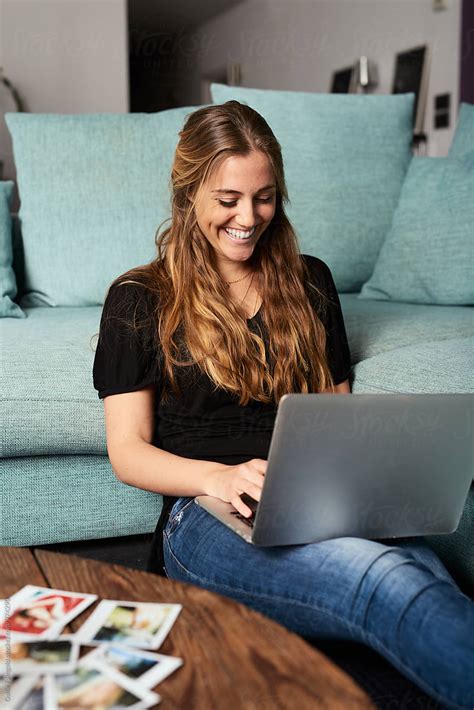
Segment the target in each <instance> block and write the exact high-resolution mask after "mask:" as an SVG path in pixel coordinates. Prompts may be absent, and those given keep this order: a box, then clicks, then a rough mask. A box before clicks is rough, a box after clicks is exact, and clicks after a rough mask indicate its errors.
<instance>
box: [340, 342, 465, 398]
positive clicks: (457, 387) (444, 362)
mask: <svg viewBox="0 0 474 710" xmlns="http://www.w3.org/2000/svg"><path fill="white" fill-rule="evenodd" d="M473 349H474V337H467V338H448V339H447V340H430V341H427V342H425V343H414V344H413V345H408V346H406V347H403V348H396V349H395V350H391V351H390V352H385V353H381V354H380V355H376V356H375V357H369V358H367V359H366V360H362V361H361V362H358V363H357V365H356V366H355V367H354V382H353V384H352V393H353V394H384V393H387V392H389V393H392V392H395V393H406V394H416V393H425V394H433V393H435V394H436V393H446V394H456V393H458V394H462V393H464V392H467V393H474V375H473V370H472V353H473Z"/></svg>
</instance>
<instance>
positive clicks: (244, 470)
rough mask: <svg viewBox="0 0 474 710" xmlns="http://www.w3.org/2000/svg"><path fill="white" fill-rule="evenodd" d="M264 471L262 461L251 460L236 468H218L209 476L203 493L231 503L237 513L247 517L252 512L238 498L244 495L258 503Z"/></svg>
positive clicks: (265, 466)
mask: <svg viewBox="0 0 474 710" xmlns="http://www.w3.org/2000/svg"><path fill="white" fill-rule="evenodd" d="M266 471H267V462H266V461H265V460H264V459H251V460H250V461H246V462H245V463H240V464H237V466H225V465H222V466H219V468H217V469H216V470H215V471H213V472H212V473H211V474H210V475H209V477H208V483H207V486H206V489H207V490H206V491H205V493H206V495H210V496H214V497H215V498H220V499H221V500H224V501H226V502H227V503H232V505H233V506H234V508H235V509H236V510H238V511H239V513H241V514H242V515H245V517H249V516H250V515H251V514H252V511H251V509H250V508H249V507H248V506H247V505H245V503H244V502H243V501H242V499H241V497H240V496H241V495H242V494H243V493H246V494H247V495H249V496H250V497H251V498H253V499H254V500H256V501H259V500H260V495H261V492H262V487H263V479H264V477H265V473H266Z"/></svg>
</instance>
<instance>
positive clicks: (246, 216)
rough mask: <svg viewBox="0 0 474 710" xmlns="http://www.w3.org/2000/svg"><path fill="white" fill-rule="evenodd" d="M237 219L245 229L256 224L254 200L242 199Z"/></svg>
mask: <svg viewBox="0 0 474 710" xmlns="http://www.w3.org/2000/svg"><path fill="white" fill-rule="evenodd" d="M236 221H237V222H238V223H239V226H240V227H242V228H243V229H250V227H253V226H254V224H255V207H254V204H253V202H252V201H250V202H247V201H241V202H240V209H239V211H238V214H237V215H236Z"/></svg>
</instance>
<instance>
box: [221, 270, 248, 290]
mask: <svg viewBox="0 0 474 710" xmlns="http://www.w3.org/2000/svg"><path fill="white" fill-rule="evenodd" d="M253 273H254V272H253V271H249V272H248V274H245V276H241V278H240V279H236V280H235V281H225V283H226V284H227V285H228V286H229V285H230V284H238V283H239V281H243V280H244V279H246V278H247V276H250V274H253Z"/></svg>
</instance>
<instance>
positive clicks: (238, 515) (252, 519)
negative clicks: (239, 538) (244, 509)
mask: <svg viewBox="0 0 474 710" xmlns="http://www.w3.org/2000/svg"><path fill="white" fill-rule="evenodd" d="M231 515H235V517H236V518H238V519H239V520H241V521H242V522H243V523H245V524H246V525H248V526H249V528H253V526H254V523H255V512H253V513H252V515H250V516H249V517H248V518H246V517H245V515H242V513H239V511H238V510H232V511H231Z"/></svg>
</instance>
